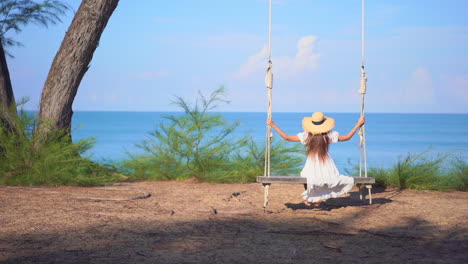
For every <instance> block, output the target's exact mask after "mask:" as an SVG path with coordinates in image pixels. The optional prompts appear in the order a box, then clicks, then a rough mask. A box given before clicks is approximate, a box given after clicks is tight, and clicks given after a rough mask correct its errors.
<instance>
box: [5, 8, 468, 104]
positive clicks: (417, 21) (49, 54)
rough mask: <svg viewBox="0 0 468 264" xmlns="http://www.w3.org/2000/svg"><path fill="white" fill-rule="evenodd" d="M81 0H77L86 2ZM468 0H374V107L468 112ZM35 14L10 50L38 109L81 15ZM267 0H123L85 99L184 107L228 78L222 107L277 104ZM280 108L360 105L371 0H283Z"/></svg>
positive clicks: (19, 89)
mask: <svg viewBox="0 0 468 264" xmlns="http://www.w3.org/2000/svg"><path fill="white" fill-rule="evenodd" d="M80 2H81V1H78V0H70V1H68V3H69V4H70V5H71V6H72V7H73V8H74V10H76V9H77V8H78V6H79V4H80ZM467 10H468V1H464V0H445V1H441V0H437V1H436V0H412V1H408V0H387V1H376V0H367V1H366V22H367V23H366V56H365V65H366V72H367V76H368V78H369V81H368V90H367V94H366V108H367V112H390V113H392V112H398V113H402V112H403V113H468V107H467V105H468V53H467V46H468V18H467V16H466V11H467ZM73 14H74V11H73V10H72V11H69V12H68V13H67V15H66V17H64V18H63V23H60V24H58V25H53V26H50V27H49V28H48V29H45V28H39V27H37V26H34V25H30V26H28V27H26V28H24V30H23V32H21V33H19V34H18V35H14V33H10V34H11V35H10V36H11V37H15V38H16V40H18V41H20V42H22V43H23V44H24V46H23V47H18V48H10V49H9V51H10V52H11V53H12V54H13V55H14V56H15V58H8V63H9V66H10V73H11V77H12V82H13V86H14V92H15V97H16V98H17V99H19V98H21V97H23V96H27V97H29V98H30V102H29V103H28V105H27V106H26V108H27V109H33V110H35V109H38V106H39V100H40V94H41V90H42V86H43V84H44V82H45V79H46V77H47V73H48V71H49V68H50V65H51V63H52V60H53V58H54V56H55V54H56V52H57V50H58V48H59V46H60V43H61V41H62V39H63V37H64V34H65V32H66V30H67V28H68V26H69V25H70V23H71V20H72V18H73ZM267 42H268V1H267V0H236V1H227V0H226V1H225V0H198V1H193V0H185V1H183V0H173V1H154V0H138V1H131V0H121V1H120V3H119V6H118V7H117V9H116V10H115V12H114V14H113V16H112V17H111V19H110V21H109V23H108V25H107V28H106V30H105V31H104V33H103V35H102V38H101V41H100V44H99V47H98V49H97V50H96V52H95V54H94V58H93V60H92V62H91V67H90V69H89V70H88V72H87V73H86V75H85V77H84V79H83V81H82V83H81V85H80V88H79V90H78V94H77V96H76V98H75V102H74V104H73V108H74V110H75V111H80V110H88V111H89V110H99V111H101V110H102V111H174V110H177V108H176V106H174V105H173V104H171V100H173V96H174V95H178V96H182V97H184V98H186V99H188V100H190V99H193V98H195V97H196V95H197V93H198V91H201V92H202V93H204V94H209V93H210V92H211V91H213V90H215V89H216V88H219V87H220V86H221V85H223V86H224V87H225V88H226V90H227V97H228V99H229V100H230V101H231V103H230V104H229V105H225V106H221V107H220V108H219V109H218V110H220V111H266V101H267V97H266V88H265V87H264V86H265V85H264V73H265V69H266V66H267V50H266V45H267ZM272 47H273V50H272V53H273V72H274V76H275V79H274V88H273V111H277V112H314V111H323V112H359V110H360V95H359V93H358V92H357V91H358V89H359V81H360V80H359V79H360V72H359V69H360V64H361V1H360V0H275V1H273V44H272Z"/></svg>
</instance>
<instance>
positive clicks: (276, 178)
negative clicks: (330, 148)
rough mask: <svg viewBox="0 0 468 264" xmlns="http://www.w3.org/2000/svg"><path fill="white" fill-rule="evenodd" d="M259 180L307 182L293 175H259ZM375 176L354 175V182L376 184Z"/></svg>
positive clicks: (264, 181)
mask: <svg viewBox="0 0 468 264" xmlns="http://www.w3.org/2000/svg"><path fill="white" fill-rule="evenodd" d="M257 182H260V183H290V184H293V183H307V181H306V178H304V177H293V176H271V177H266V176H257ZM374 183H375V179H374V178H365V177H354V184H374Z"/></svg>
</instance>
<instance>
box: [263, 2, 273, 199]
mask: <svg viewBox="0 0 468 264" xmlns="http://www.w3.org/2000/svg"><path fill="white" fill-rule="evenodd" d="M271 18H272V0H270V1H269V9H268V67H267V71H266V76H265V86H266V88H267V97H268V106H267V120H270V119H271V112H272V90H273V72H272V70H271V69H272V66H273V64H272V62H271V28H272V19H271ZM272 137H273V133H272V131H271V126H270V125H268V124H267V127H266V145H265V168H264V171H263V175H264V176H267V177H270V175H271V173H270V172H271V166H270V159H271V138H272ZM269 188H270V186H269V185H264V186H263V190H264V194H263V198H264V202H263V207H264V208H266V206H267V205H268V189H269Z"/></svg>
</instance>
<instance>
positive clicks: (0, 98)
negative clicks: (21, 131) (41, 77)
mask: <svg viewBox="0 0 468 264" xmlns="http://www.w3.org/2000/svg"><path fill="white" fill-rule="evenodd" d="M17 117H18V115H17V113H16V102H15V96H14V94H13V88H12V86H11V80H10V72H9V71H8V64H7V61H6V56H5V50H4V49H3V44H2V43H1V42H0V123H2V124H3V125H4V126H5V127H6V129H7V131H8V132H15V125H14V122H15V119H16V118H17Z"/></svg>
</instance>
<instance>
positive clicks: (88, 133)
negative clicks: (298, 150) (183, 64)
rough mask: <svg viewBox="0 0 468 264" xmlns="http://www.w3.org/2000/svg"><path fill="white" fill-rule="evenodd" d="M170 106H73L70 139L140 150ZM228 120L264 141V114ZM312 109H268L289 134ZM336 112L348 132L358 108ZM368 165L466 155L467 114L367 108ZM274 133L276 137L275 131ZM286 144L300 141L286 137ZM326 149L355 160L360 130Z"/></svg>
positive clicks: (99, 156) (113, 150) (120, 154)
mask: <svg viewBox="0 0 468 264" xmlns="http://www.w3.org/2000/svg"><path fill="white" fill-rule="evenodd" d="M171 114H176V115H180V114H182V113H171V112H84V111H82V112H80V111H78V112H75V113H74V115H73V121H72V122H73V123H72V127H73V130H72V136H73V140H74V141H77V140H80V139H84V138H89V137H94V138H95V139H96V145H95V147H94V148H93V149H92V150H91V151H90V152H89V153H87V154H89V155H91V157H92V159H93V160H95V161H98V162H109V161H120V160H123V159H126V158H128V153H140V150H139V148H138V147H136V144H139V143H141V142H142V141H143V140H144V139H146V138H150V135H149V133H150V132H151V131H153V130H154V129H156V127H157V125H158V123H160V122H164V118H163V117H164V116H167V115H171ZM220 114H222V115H223V117H224V118H225V120H227V121H228V122H234V121H236V120H239V121H240V125H239V127H238V129H237V130H235V131H234V134H233V136H234V137H242V136H245V135H248V136H249V137H251V138H253V140H254V141H255V142H258V143H261V144H263V143H264V142H265V134H266V132H265V131H266V121H265V119H266V114H265V113H257V112H225V113H220ZM310 115H311V113H273V120H274V121H275V123H276V124H277V125H278V126H279V127H280V128H281V129H283V131H284V132H286V133H287V134H289V135H293V134H297V133H299V132H302V126H301V120H302V118H303V117H305V116H310ZM326 115H328V116H330V117H333V118H335V120H336V126H335V129H334V130H336V131H338V132H339V133H340V134H347V133H348V132H349V131H350V130H351V129H352V127H353V126H354V124H355V123H356V121H357V119H358V118H359V114H357V113H326ZM366 134H367V137H366V139H367V141H366V142H367V162H368V166H373V167H384V168H386V167H389V166H391V165H392V164H394V162H395V161H396V160H397V159H398V157H400V156H404V155H406V154H407V153H420V152H423V151H426V150H429V151H430V152H431V153H454V154H455V155H458V156H459V157H461V158H462V159H463V160H465V161H468V152H467V150H468V114H380V113H368V114H366ZM274 138H276V139H281V137H280V136H279V135H278V134H276V133H275V134H274ZM288 144H300V143H293V142H290V143H288ZM330 155H331V156H332V158H333V160H334V161H335V164H336V165H337V167H338V169H339V170H343V169H345V168H351V167H352V165H356V164H358V163H359V136H358V135H357V133H356V135H355V136H354V137H353V138H352V139H351V140H350V141H346V142H338V143H336V144H333V145H331V146H330Z"/></svg>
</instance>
